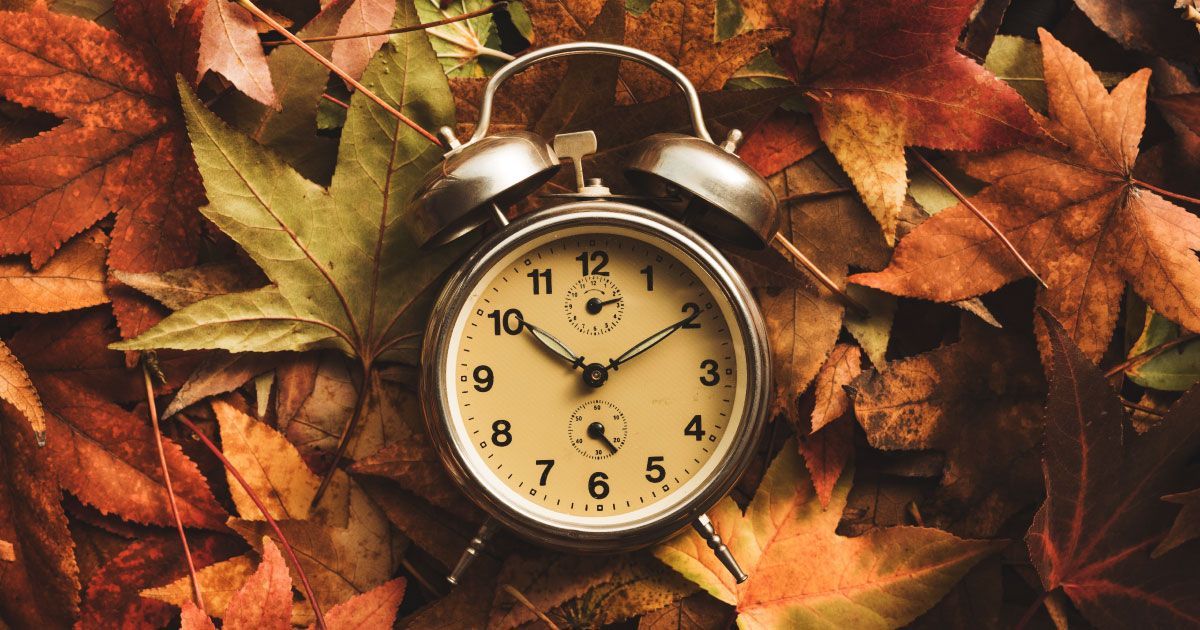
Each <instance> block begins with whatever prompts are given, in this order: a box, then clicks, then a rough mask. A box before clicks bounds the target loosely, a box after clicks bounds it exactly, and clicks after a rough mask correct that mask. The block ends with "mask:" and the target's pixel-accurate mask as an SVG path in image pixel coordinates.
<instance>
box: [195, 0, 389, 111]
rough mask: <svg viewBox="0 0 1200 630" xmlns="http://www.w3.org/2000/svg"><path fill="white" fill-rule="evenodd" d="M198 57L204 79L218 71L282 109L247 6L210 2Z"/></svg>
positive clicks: (245, 91)
mask: <svg viewBox="0 0 1200 630" xmlns="http://www.w3.org/2000/svg"><path fill="white" fill-rule="evenodd" d="M192 1H194V2H195V1H203V0H192ZM199 56H200V58H199V61H198V65H197V70H196V72H197V74H199V75H201V76H203V75H204V73H205V72H208V71H209V70H211V71H213V72H216V73H218V74H220V75H221V76H224V77H225V78H226V79H229V82H230V83H232V84H233V86H234V87H236V88H237V89H239V90H241V91H242V93H243V94H245V95H246V96H249V97H250V98H252V99H254V100H256V101H258V102H260V103H263V104H264V105H269V106H272V107H275V108H276V109H278V108H279V99H278V97H277V96H276V95H275V86H273V85H271V71H270V70H269V69H267V56H266V54H265V53H264V52H263V48H262V42H260V41H259V39H258V31H257V29H256V28H255V21H254V16H253V15H251V14H250V12H249V11H247V10H246V9H245V8H244V7H242V6H240V5H238V4H236V3H233V2H229V1H228V0H208V1H207V4H206V5H205V7H204V21H203V26H202V27H201V31H200V53H199ZM363 65H364V66H365V65H366V64H365V63H364V64H363Z"/></svg>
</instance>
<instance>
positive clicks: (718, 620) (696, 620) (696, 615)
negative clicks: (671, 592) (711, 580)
mask: <svg viewBox="0 0 1200 630" xmlns="http://www.w3.org/2000/svg"><path fill="white" fill-rule="evenodd" d="M735 616H736V613H735V612H734V611H733V610H731V609H730V608H729V606H728V605H727V604H724V603H722V602H721V601H720V600H717V599H714V598H713V597H712V596H711V595H709V594H707V593H696V594H695V595H692V596H690V597H685V598H683V599H681V600H679V601H677V602H675V603H674V604H671V605H670V606H667V607H665V608H662V609H659V610H656V611H654V612H652V613H649V614H646V615H642V618H641V619H640V620H639V621H638V630H724V629H725V628H728V627H729V626H730V622H732V621H733V618H734V617H735Z"/></svg>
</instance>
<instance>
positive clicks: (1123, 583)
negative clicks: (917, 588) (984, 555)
mask: <svg viewBox="0 0 1200 630" xmlns="http://www.w3.org/2000/svg"><path fill="white" fill-rule="evenodd" d="M1039 314H1040V315H1041V319H1042V320H1043V322H1044V323H1045V326H1046V329H1047V331H1048V333H1049V340H1050V347H1051V350H1052V353H1053V354H1052V356H1051V363H1050V366H1049V370H1048V371H1049V380H1050V397H1049V400H1048V401H1047V405H1046V444H1045V448H1046V453H1045V460H1044V462H1043V466H1044V470H1045V477H1046V502H1045V503H1044V504H1042V507H1041V509H1039V510H1038V512H1037V514H1036V516H1035V517H1034V519H1033V524H1032V526H1031V527H1030V528H1029V533H1028V535H1027V536H1026V537H1025V542H1026V543H1027V544H1028V546H1029V553H1030V557H1031V558H1032V560H1033V563H1034V566H1035V567H1036V568H1037V570H1038V574H1039V575H1040V576H1041V579H1042V586H1043V587H1045V589H1046V590H1047V591H1050V590H1054V589H1057V588H1061V589H1062V590H1063V592H1064V593H1066V595H1067V597H1069V598H1070V599H1071V601H1073V602H1074V603H1075V605H1076V606H1078V607H1079V609H1080V611H1081V612H1082V613H1083V615H1084V616H1085V617H1087V618H1088V620H1089V621H1091V622H1092V623H1094V624H1096V625H1099V626H1102V627H1114V628H1132V627H1139V626H1140V627H1163V628H1166V627H1177V628H1184V627H1196V626H1197V625H1200V574H1197V572H1196V566H1197V564H1198V563H1200V548H1197V547H1196V546H1195V545H1192V546H1190V547H1185V548H1182V549H1177V550H1175V551H1173V552H1171V553H1168V554H1166V555H1164V556H1163V557H1161V558H1158V559H1152V558H1151V556H1150V553H1151V551H1152V550H1153V549H1154V547H1155V545H1156V544H1157V543H1158V542H1159V540H1161V539H1162V538H1163V535H1164V534H1165V533H1166V531H1167V528H1168V527H1170V525H1171V521H1172V518H1173V516H1174V512H1175V509H1174V508H1172V507H1171V506H1170V505H1169V504H1167V503H1165V502H1163V501H1161V500H1160V498H1159V497H1161V496H1162V495H1163V494H1166V493H1167V492H1168V491H1169V489H1170V487H1171V483H1172V482H1173V481H1174V480H1173V478H1172V477H1173V476H1175V475H1178V474H1179V473H1181V472H1182V471H1183V469H1184V467H1185V466H1186V464H1187V462H1188V458H1189V457H1190V456H1191V455H1192V453H1193V452H1194V450H1195V448H1196V445H1197V443H1198V442H1200V423H1198V422H1196V418H1197V417H1200V390H1193V391H1192V392H1190V393H1188V394H1186V395H1185V396H1184V397H1183V398H1182V399H1180V400H1179V402H1177V403H1176V404H1175V406H1174V407H1173V408H1172V409H1171V411H1170V412H1168V413H1167V415H1166V416H1165V417H1164V418H1163V419H1162V421H1161V423H1160V424H1159V425H1158V426H1157V427H1155V428H1154V429H1151V430H1150V432H1148V433H1147V434H1146V435H1143V436H1141V437H1139V438H1137V439H1136V441H1134V442H1133V443H1132V444H1130V445H1128V446H1126V445H1124V444H1122V435H1123V432H1124V430H1125V427H1124V423H1125V413H1124V410H1123V409H1122V407H1121V402H1120V399H1119V398H1118V397H1117V396H1116V394H1115V393H1114V392H1113V391H1112V389H1110V388H1109V386H1108V384H1107V383H1106V382H1105V379H1104V375H1103V374H1101V373H1100V371H1099V370H1098V369H1096V368H1095V367H1094V366H1093V365H1092V364H1091V363H1090V362H1089V361H1088V360H1087V358H1086V357H1084V356H1083V354H1082V353H1081V352H1080V351H1079V349H1078V348H1077V347H1076V346H1075V345H1074V344H1073V343H1072V342H1071V341H1070V337H1069V336H1068V335H1067V332H1066V331H1065V330H1064V329H1063V327H1062V325H1061V324H1059V323H1058V321H1057V320H1055V319H1054V318H1053V317H1052V316H1050V314H1049V313H1048V312H1046V311H1045V310H1039Z"/></svg>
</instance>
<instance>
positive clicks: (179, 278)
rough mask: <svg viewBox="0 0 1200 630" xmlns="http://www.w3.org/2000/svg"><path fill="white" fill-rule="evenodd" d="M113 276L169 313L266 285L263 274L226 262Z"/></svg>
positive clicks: (115, 274)
mask: <svg viewBox="0 0 1200 630" xmlns="http://www.w3.org/2000/svg"><path fill="white" fill-rule="evenodd" d="M113 276H114V277H116V279H117V280H120V281H121V282H122V283H124V284H127V285H129V286H131V287H133V288H135V289H137V290H138V291H141V292H142V293H145V294H146V295H148V296H150V297H152V298H154V299H155V300H157V301H158V302H159V303H160V304H162V305H163V306H165V307H167V308H169V309H171V310H172V311H177V310H179V309H181V308H183V307H185V306H189V305H191V304H195V303H196V302H199V301H200V300H204V299H207V298H210V297H215V296H218V295H225V294H226V293H237V292H239V291H246V290H249V289H253V288H255V287H260V286H262V285H264V284H266V279H265V278H262V274H261V273H260V272H258V271H257V270H253V269H246V268H245V266H244V265H241V264H238V263H228V262H217V263H208V264H204V265H199V266H196V267H185V268H183V269H172V270H170V271H161V272H147V273H128V272H124V271H116V272H114V273H113Z"/></svg>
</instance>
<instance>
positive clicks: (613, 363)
mask: <svg viewBox="0 0 1200 630" xmlns="http://www.w3.org/2000/svg"><path fill="white" fill-rule="evenodd" d="M693 319H696V316H695V315H694V314H693V315H688V316H687V317H685V318H683V319H681V320H679V321H677V322H675V323H674V324H671V325H670V326H667V327H666V328H664V329H662V330H660V331H658V332H656V333H654V334H653V335H650V336H649V337H646V338H645V339H643V340H641V341H639V342H637V343H636V344H634V346H633V347H632V348H630V349H628V350H626V351H625V352H623V353H622V354H621V356H619V357H617V358H615V359H610V360H609V362H608V369H610V370H615V369H617V367H619V366H620V365H621V364H622V363H626V362H628V361H629V360H630V359H632V358H633V357H636V356H637V355H639V354H641V353H643V352H645V351H647V350H649V349H650V348H653V347H654V346H656V345H658V344H659V343H661V342H662V340H664V339H666V338H667V337H670V336H671V334H672V333H674V332H675V331H676V330H679V329H680V328H683V327H684V326H685V325H687V324H690V323H692V320H693Z"/></svg>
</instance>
